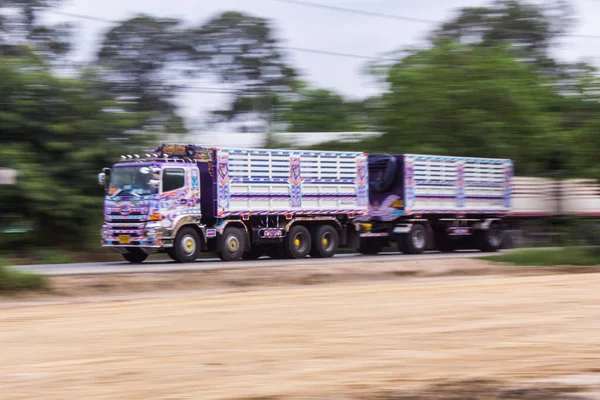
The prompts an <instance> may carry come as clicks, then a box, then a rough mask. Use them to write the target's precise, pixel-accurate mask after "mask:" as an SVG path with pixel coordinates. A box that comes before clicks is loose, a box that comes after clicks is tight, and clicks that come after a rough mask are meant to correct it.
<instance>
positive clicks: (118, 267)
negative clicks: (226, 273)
mask: <svg viewBox="0 0 600 400" xmlns="http://www.w3.org/2000/svg"><path fill="white" fill-rule="evenodd" d="M506 251H511V250H506ZM483 255H486V254H483V253H481V252H479V251H460V252H456V253H453V254H443V253H437V252H431V253H426V254H420V255H406V254H398V253H382V254H379V255H376V256H364V255H360V254H338V255H337V256H335V257H334V258H330V259H325V260H324V259H314V258H306V259H303V260H273V259H270V258H261V259H260V260H257V261H238V262H223V261H221V260H219V259H217V258H207V259H202V260H199V261H197V262H194V263H189V264H178V263H175V262H172V261H163V260H157V261H153V260H150V261H146V262H145V263H143V264H141V265H133V264H130V263H128V262H105V263H77V264H40V265H20V266H14V267H12V268H14V269H17V270H19V271H24V272H36V273H40V274H44V275H85V274H128V273H153V272H185V271H210V270H216V269H241V268H257V267H274V268H276V267H285V266H288V265H290V264H293V265H311V264H312V265H315V264H323V263H324V262H326V263H333V264H355V263H364V264H368V263H373V262H377V261H382V260H385V261H409V260H414V259H419V260H431V259H440V258H475V257H481V256H483Z"/></svg>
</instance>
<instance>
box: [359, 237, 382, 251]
mask: <svg viewBox="0 0 600 400" xmlns="http://www.w3.org/2000/svg"><path fill="white" fill-rule="evenodd" d="M380 251H381V242H380V241H379V240H378V239H366V238H361V239H360V247H359V248H358V252H359V253H361V254H365V255H375V254H377V253H379V252H380Z"/></svg>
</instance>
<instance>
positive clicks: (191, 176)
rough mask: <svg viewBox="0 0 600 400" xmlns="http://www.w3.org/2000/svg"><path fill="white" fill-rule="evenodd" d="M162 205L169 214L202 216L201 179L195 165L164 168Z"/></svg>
mask: <svg viewBox="0 0 600 400" xmlns="http://www.w3.org/2000/svg"><path fill="white" fill-rule="evenodd" d="M161 203H163V207H165V208H167V210H163V213H164V212H165V211H167V212H168V213H169V214H171V213H172V214H179V215H181V214H198V215H199V214H200V177H199V171H198V167H196V166H195V165H169V166H165V167H164V168H163V172H162V180H161Z"/></svg>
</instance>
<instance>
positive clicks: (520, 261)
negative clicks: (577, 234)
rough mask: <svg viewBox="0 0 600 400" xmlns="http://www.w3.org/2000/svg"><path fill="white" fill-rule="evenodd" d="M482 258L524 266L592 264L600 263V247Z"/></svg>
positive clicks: (538, 251)
mask: <svg viewBox="0 0 600 400" xmlns="http://www.w3.org/2000/svg"><path fill="white" fill-rule="evenodd" d="M481 259H483V260H486V261H492V262H503V263H509V264H513V265H522V266H540V267H551V266H557V265H577V266H590V265H600V248H595V247H592V248H590V247H566V248H564V249H559V250H520V251H515V252H511V253H506V254H500V255H494V256H488V257H481Z"/></svg>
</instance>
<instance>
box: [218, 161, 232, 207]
mask: <svg viewBox="0 0 600 400" xmlns="http://www.w3.org/2000/svg"><path fill="white" fill-rule="evenodd" d="M230 183H231V179H230V178H229V154H228V153H227V152H226V151H218V152H217V202H218V205H219V209H218V212H217V215H219V216H221V214H223V213H226V212H228V211H229V200H230V198H229V185H230Z"/></svg>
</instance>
